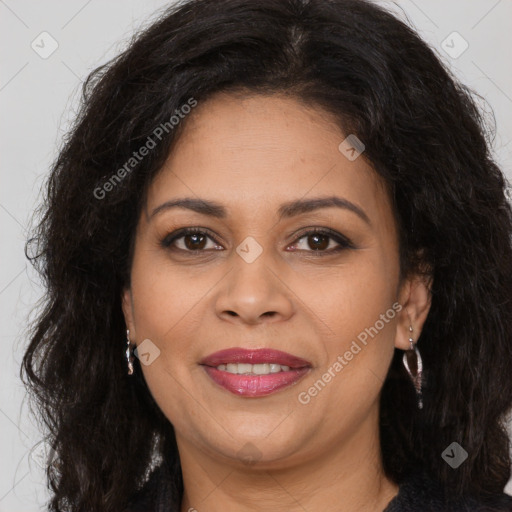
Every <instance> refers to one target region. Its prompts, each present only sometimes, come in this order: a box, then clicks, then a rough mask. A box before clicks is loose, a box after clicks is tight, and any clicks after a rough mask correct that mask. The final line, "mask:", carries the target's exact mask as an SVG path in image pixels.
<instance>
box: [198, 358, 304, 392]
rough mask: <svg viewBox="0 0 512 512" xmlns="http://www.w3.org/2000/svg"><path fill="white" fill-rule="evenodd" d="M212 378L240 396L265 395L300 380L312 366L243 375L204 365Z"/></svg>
mask: <svg viewBox="0 0 512 512" xmlns="http://www.w3.org/2000/svg"><path fill="white" fill-rule="evenodd" d="M203 367H204V369H205V370H206V373H207V374H208V375H209V376H210V378H211V379H212V380H213V381H214V382H216V383H217V384H219V386H222V387H223V388H225V389H227V390H228V391H230V392H231V393H233V394H234V395H239V396H249V397H250V396H254V397H258V396H265V395H270V394H271V393H275V392H276V391H280V390H281V389H283V388H286V387H288V386H291V385H292V384H295V383H296V382H298V381H299V380H300V379H301V378H302V377H303V376H304V375H306V373H308V372H309V370H310V368H309V367H306V368H297V369H295V370H289V371H287V372H278V373H270V374H268V375H241V374H235V373H229V372H226V371H222V370H217V368H214V367H213V366H205V365H203Z"/></svg>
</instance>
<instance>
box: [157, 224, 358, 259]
mask: <svg viewBox="0 0 512 512" xmlns="http://www.w3.org/2000/svg"><path fill="white" fill-rule="evenodd" d="M196 234H197V235H206V236H207V237H208V238H210V239H211V240H212V241H213V242H214V243H215V244H216V245H221V244H219V242H217V240H215V238H214V236H213V234H212V233H210V231H209V230H207V229H204V228H182V229H178V230H177V231H174V232H173V233H170V234H168V235H167V236H165V237H164V238H163V239H162V240H161V242H160V245H161V246H162V247H163V248H164V249H167V250H171V251H182V252H188V253H192V254H198V253H201V252H206V250H205V249H196V250H190V249H181V248H178V247H171V245H172V244H173V243H174V242H175V241H176V240H179V239H180V238H184V237H185V236H187V235H196ZM310 235H323V236H327V237H329V238H331V239H333V240H334V241H335V242H336V243H338V244H339V245H338V247H335V248H334V249H329V250H317V251H315V250H309V251H306V252H311V253H313V254H315V255H318V256H322V255H329V254H333V253H338V252H340V251H343V250H346V249H354V248H355V247H354V245H353V244H352V242H351V241H350V240H349V239H348V238H346V237H345V236H343V235H341V234H340V233H338V232H336V231H333V230H331V229H328V228H313V229H310V230H309V231H305V232H302V233H300V234H299V235H298V236H297V238H296V239H295V241H294V243H293V244H292V245H295V243H296V242H298V241H299V240H301V239H302V238H305V237H308V236H310ZM210 250H211V249H210ZM298 251H301V249H298Z"/></svg>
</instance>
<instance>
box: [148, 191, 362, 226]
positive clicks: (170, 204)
mask: <svg viewBox="0 0 512 512" xmlns="http://www.w3.org/2000/svg"><path fill="white" fill-rule="evenodd" d="M331 207H337V208H342V209H344V210H349V211H351V212H353V213H355V214H356V215H357V216H358V217H360V218H361V219H362V220H363V221H364V222H366V223H367V224H368V225H369V226H371V225H372V223H371V221H370V219H369V218H368V215H366V213H365V212H364V210H362V209H361V208H360V207H359V206H357V205H355V204H354V203H352V202H351V201H349V200H348V199H344V198H342V197H338V196H329V197H316V198H312V199H296V200H294V201H289V202H287V203H283V204H282V205H281V206H280V207H279V209H278V211H277V213H278V217H279V220H283V219H287V218H290V217H294V216H296V215H301V214H304V213H309V212H312V211H315V210H319V209H320V208H331ZM172 208H185V209H187V210H192V211H194V212H196V213H200V214H202V215H208V216H210V217H215V218H218V219H224V218H226V217H227V210H226V209H225V208H224V206H222V205H221V204H220V203H217V202H215V201H209V200H206V199H196V198H193V197H184V198H181V199H174V200H171V201H166V202H165V203H162V204H161V205H160V206H157V207H156V208H155V209H154V210H153V211H152V212H151V215H150V216H149V220H151V219H152V218H153V217H154V216H155V215H157V214H159V213H161V212H163V211H166V210H170V209H172Z"/></svg>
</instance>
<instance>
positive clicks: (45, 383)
mask: <svg viewBox="0 0 512 512" xmlns="http://www.w3.org/2000/svg"><path fill="white" fill-rule="evenodd" d="M240 90H242V91H246V92H247V93H248V94H249V93H250V94H273V93H276V92H278V93H284V94H288V95H290V96H291V97H294V98H296V99H298V100H299V101H301V102H303V103H304V104H307V105H313V106H316V107H318V108H321V109H323V110H324V111H326V112H329V113H331V114H334V115H335V116H336V119H338V120H339V125H340V127H341V128H342V129H343V131H344V133H352V134H355V135H357V137H358V138H359V139H360V140H361V141H363V142H364V144H365V146H366V150H365V152H364V157H365V158H367V159H368V161H369V162H370V163H371V165H372V166H373V167H374V168H375V170H376V172H378V173H379V174H380V175H381V176H382V177H383V178H384V179H385V181H386V183H387V184H388V185H389V187H390V190H391V191H392V197H393V208H394V210H395V212H396V222H397V225H398V227H399V234H400V269H401V275H402V276H408V275H410V274H411V273H412V272H421V271H426V272H428V273H429V275H430V276H431V277H432V305H431V309H430V312H429V315H428V318H427V321H426V323H425V325H424V329H423V332H422V334H421V337H420V339H419V341H418V347H419V349H420V351H421V354H422V357H423V362H424V368H425V369H424V377H425V389H424V403H425V406H424V409H423V410H421V411H420V410H418V409H417V408H416V403H415V394H414V390H413V387H412V385H411V383H410V381H409V380H408V377H407V375H406V373H405V371H404V369H403V367H402V365H401V355H402V352H401V351H399V350H397V351H396V354H395V357H394V359H393V361H392V364H391V367H390V370H389V375H388V378H387V379H386V381H385V384H384V386H383V390H382V398H381V423H380V429H381V446H382V455H383V460H384V468H385V471H386V474H387V475H388V476H389V478H391V479H392V480H394V481H395V482H397V483H400V482H402V481H403V479H404V477H405V476H406V475H407V474H408V473H409V472H410V471H412V470H413V469H414V468H418V467H419V468H423V469H424V470H425V471H428V472H429V473H430V474H432V475H434V476H435V477H436V478H437V479H438V480H439V481H440V482H441V483H442V485H443V486H444V487H445V488H446V489H448V490H449V491H450V492H451V493H452V494H453V495H458V494H462V493H468V492H470V493H473V494H475V495H481V496H483V495H488V494H495V493H499V492H502V491H503V488H504V486H505V484H506V482H507V481H508V479H509V477H510V463H511V460H510V454H509V439H508V437H507V434H506V430H505V429H504V425H503V423H504V419H505V415H506V413H507V412H508V411H510V409H511V406H512V379H511V378H510V372H511V368H512V246H511V236H512V211H511V207H510V205H509V204H508V203H507V199H506V194H505V185H506V182H505V179H504V176H503V174H502V172H501V171H500V169H499V168H498V166H497V165H496V163H495V162H494V161H493V159H492V157H491V154H490V150H489V146H490V143H491V138H490V137H491V134H490V131H491V130H490V129H489V128H488V126H487V123H486V121H485V119H484V118H483V117H482V114H481V113H480V110H479V108H478V107H477V101H476V99H475V95H474V93H472V92H471V91H470V90H469V89H468V88H467V87H465V86H464V85H462V84H460V83H458V82H457V80H455V79H454V77H453V76H452V75H451V73H450V72H449V71H448V70H447V69H446V68H445V67H444V66H443V65H442V64H441V62H440V61H439V59H438V58H437V57H436V55H435V53H434V52H433V51H432V50H431V49H430V48H429V47H428V46H427V44H425V43H424V42H423V41H422V40H421V39H420V38H419V37H418V35H417V34H416V33H415V32H414V31H413V30H412V29H411V28H409V27H408V26H407V25H406V24H405V23H403V22H401V21H399V20H398V19H397V18H395V17H394V16H393V15H391V14H390V13H388V12H386V11H385V10H384V9H382V8H380V7H377V6H376V5H374V4H372V3H370V2H368V1H363V0H258V1H253V0H191V1H187V2H181V3H179V4H178V5H173V6H171V7H170V8H169V10H168V11H166V12H165V13H163V14H162V15H161V16H160V17H159V19H158V20H157V21H155V22H154V23H152V24H151V26H149V27H147V28H145V29H144V30H141V31H140V32H139V33H138V34H136V36H135V37H134V39H133V40H132V41H131V43H130V44H129V46H128V47H127V49H126V50H125V51H124V52H122V53H121V54H120V55H118V56H117V57H116V58H114V59H113V60H111V61H110V62H108V63H107V64H105V65H103V66H101V67H99V68H97V69H95V70H94V71H93V72H92V73H90V75H89V76H88V78H87V80H86V82H85V83H84V86H83V100H82V103H81V108H80V111H79V114H78V116H77V118H76V121H75V124H74V126H73V127H72V129H71V130H70V132H69V134H68V135H67V137H66V138H65V140H64V142H63V144H62V147H61V148H60V152H59V155H58V157H57V158H56V161H55V162H54V164H53V166H52V169H51V172H50V174H49V178H48V181H47V187H46V190H45V198H44V201H43V203H42V205H41V207H40V208H39V209H38V210H37V211H36V215H37V219H38V224H37V227H36V228H34V232H33V236H32V238H31V240H29V241H28V242H27V247H26V252H27V257H28V258H29V259H30V260H31V261H32V263H33V264H34V266H35V267H36V268H37V269H38V270H39V271H40V273H41V276H42V278H43V279H44V284H45V286H46V295H45V296H44V297H43V300H42V303H41V307H42V309H41V311H40V313H39V314H38V316H37V319H36V320H35V321H34V322H33V324H32V325H31V328H30V337H31V339H30V343H29V345H28V347H27V350H26V353H25V355H24V359H23V365H22V369H21V376H22V379H23V380H24V382H25V385H26V386H27V387H28V389H29V391H30V393H31V397H32V399H33V402H34V403H35V405H36V408H37V411H38V413H39V417H40V418H41V421H42V425H43V426H44V428H45V430H46V433H47V441H48V443H49V444H50V445H51V446H52V447H53V449H54V450H55V460H54V461H53V464H51V465H49V466H48V470H47V477H48V482H49V485H50V487H51V489H52V499H51V503H50V510H51V511H55V512H57V511H59V512H60V511H64V510H65V511H66V512H78V511H87V512H90V511H95V512H97V511H100V510H101V511H108V512H119V511H120V510H122V509H123V508H124V506H125V505H126V503H127V499H128V498H129V497H130V495H132V493H133V492H134V490H136V489H137V488H138V487H140V485H142V483H143V482H144V481H145V480H146V478H147V477H148V475H149V472H150V470H151V469H152V467H154V465H155V464H156V462H155V461H158V460H160V461H163V463H164V464H168V465H169V468H170V471H171V473H172V475H173V478H174V483H175V489H176V494H177V496H179V494H180V493H181V492H182V490H183V482H182V475H181V470H180V464H179V457H178V452H177V448H176V442H175V436H174V430H173V427H172V425H171V424H170V422H169V421H168V420H167V419H166V418H165V416H164V415H163V413H162V412H161V411H160V409H159V408H158V406H157V404H156V403H155V402H154V400H153V398H152V396H151V394H150V392H149V390H148V387H147V385H146V383H145V380H144V378H143V376H142V372H141V369H140V366H139V361H138V360H137V359H136V360H135V375H133V376H131V377H129V376H128V375H127V371H126V364H125V360H124V350H125V340H126V331H125V329H126V326H125V322H124V318H123V314H122V309H121V290H122V287H123V286H125V285H128V284H129V281H130V264H131V255H132V249H133V241H134V233H135V226H136V223H137V220H138V217H139V213H140V211H141V205H143V203H144V200H145V194H146V190H147V187H148V184H149V183H151V181H152V180H153V179H154V177H155V175H156V174H157V173H158V172H159V170H160V169H161V166H162V164H163V162H164V161H165V159H166V158H167V156H168V153H169V151H172V144H173V143H174V142H175V141H176V140H177V137H178V135H179V134H180V131H181V128H182V127H183V126H184V124H185V123H186V122H187V121H186V118H185V119H181V120H180V123H179V124H178V125H177V126H175V127H174V126H172V127H170V122H169V120H170V118H171V116H172V115H176V110H178V111H180V109H181V108H182V106H183V105H185V104H187V102H189V101H190V99H191V98H193V99H194V101H197V102H198V103H201V102H204V101H205V100H206V99H207V98H209V97H211V96H212V95H213V94H215V93H216V92H219V91H240ZM165 123H167V125H166V124H165ZM162 125H163V126H166V127H167V130H166V131H164V132H163V134H162V137H161V140H160V139H158V141H157V142H158V143H157V144H156V146H155V147H154V148H153V149H151V151H150V152H149V154H148V155H147V156H145V157H144V158H143V159H141V161H137V164H136V165H133V166H132V168H130V172H126V173H119V169H120V168H122V166H123V165H124V164H125V163H126V162H128V161H129V159H130V158H131V157H132V156H133V152H134V151H137V150H139V148H140V147H141V146H142V145H143V144H145V143H146V141H147V140H148V137H150V136H152V138H154V131H155V129H156V128H157V127H159V126H162ZM114 174H117V176H118V177H119V175H120V174H122V179H120V180H112V176H113V175H114ZM109 180H110V181H109ZM107 182H109V183H110V184H111V186H109V185H107V186H106V185H105V184H106V183H107ZM98 191H100V192H98ZM101 191H104V192H105V193H103V192H101ZM100 196H101V197H100ZM425 269H427V270H425ZM453 441H456V442H458V443H459V444H460V445H461V446H462V447H463V448H464V449H465V450H466V451H467V453H468V459H467V460H466V461H465V462H464V463H463V464H462V465H461V466H460V467H459V468H458V469H457V470H453V469H452V468H451V467H450V466H448V465H447V464H446V462H445V461H444V460H443V458H442V457H441V453H442V452H443V450H444V449H445V448H446V447H447V446H448V445H449V444H450V443H452V442H453Z"/></svg>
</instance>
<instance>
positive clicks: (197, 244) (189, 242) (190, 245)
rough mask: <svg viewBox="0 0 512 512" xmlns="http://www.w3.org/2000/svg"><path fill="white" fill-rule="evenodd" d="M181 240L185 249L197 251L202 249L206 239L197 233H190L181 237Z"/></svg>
mask: <svg viewBox="0 0 512 512" xmlns="http://www.w3.org/2000/svg"><path fill="white" fill-rule="evenodd" d="M182 238H183V241H184V244H185V246H186V248H187V249H190V250H191V251H196V250H198V249H204V246H205V245H206V238H207V237H206V236H205V235H202V234H199V233H191V234H189V235H185V236H183V237H182Z"/></svg>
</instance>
